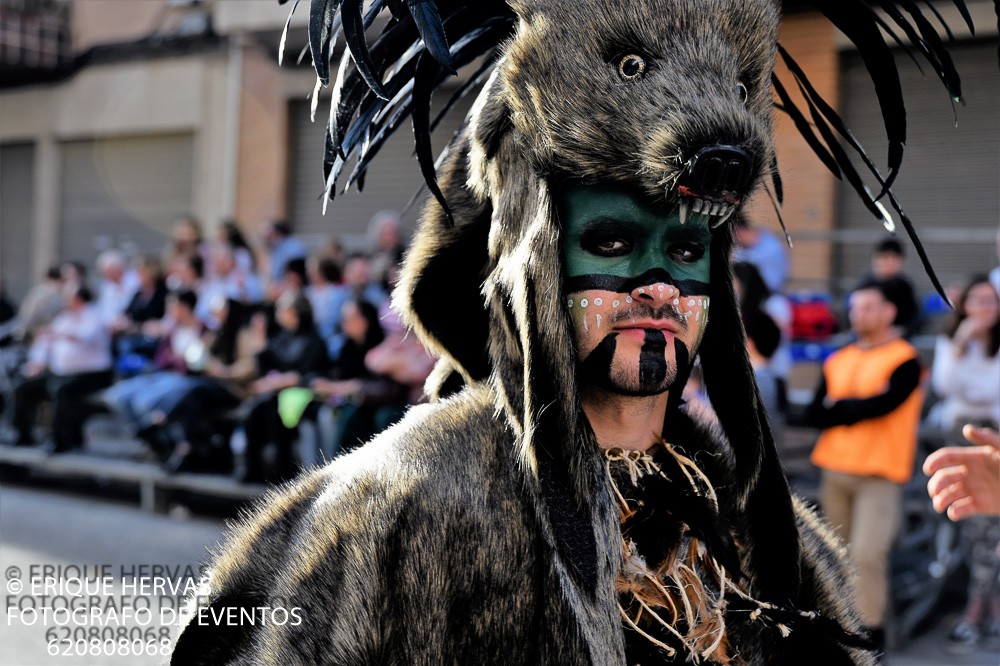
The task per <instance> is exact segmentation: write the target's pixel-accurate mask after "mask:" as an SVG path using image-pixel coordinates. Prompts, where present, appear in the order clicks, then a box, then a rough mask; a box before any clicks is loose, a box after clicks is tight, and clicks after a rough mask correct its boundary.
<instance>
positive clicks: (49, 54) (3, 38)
mask: <svg viewBox="0 0 1000 666" xmlns="http://www.w3.org/2000/svg"><path fill="white" fill-rule="evenodd" d="M69 11H70V10H69V3H68V2H66V1H65V0H3V2H2V3H0V67H6V68H17V69H27V70H33V69H55V68H56V67H59V66H60V65H62V64H64V63H65V62H66V61H67V60H69V58H70V57H71V53H70V34H69Z"/></svg>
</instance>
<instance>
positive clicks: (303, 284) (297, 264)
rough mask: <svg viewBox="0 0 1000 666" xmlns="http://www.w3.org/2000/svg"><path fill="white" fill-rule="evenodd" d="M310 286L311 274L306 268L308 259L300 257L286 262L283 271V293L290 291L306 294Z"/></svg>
mask: <svg viewBox="0 0 1000 666" xmlns="http://www.w3.org/2000/svg"><path fill="white" fill-rule="evenodd" d="M308 287H309V274H308V271H307V270H306V260H305V259H303V258H301V257H298V258H295V259H292V260H291V261H289V262H288V263H287V264H285V270H284V271H283V272H282V273H281V294H287V293H289V292H291V293H294V294H299V295H305V293H306V289H307V288H308Z"/></svg>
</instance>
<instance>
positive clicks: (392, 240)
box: [368, 210, 404, 291]
mask: <svg viewBox="0 0 1000 666" xmlns="http://www.w3.org/2000/svg"><path fill="white" fill-rule="evenodd" d="M368 242H369V243H370V244H371V245H370V246H371V247H372V248H373V249H374V252H373V253H372V258H371V274H372V282H374V283H375V284H377V285H379V286H381V287H382V288H383V289H385V290H386V291H388V290H389V288H390V287H389V285H390V284H391V279H390V275H389V270H390V269H391V268H393V267H394V266H396V265H398V264H399V262H401V261H402V260H403V248H404V246H403V234H402V219H401V218H400V215H399V213H398V212H396V211H394V210H380V211H379V212H377V213H375V215H373V216H372V219H371V220H370V221H369V222H368Z"/></svg>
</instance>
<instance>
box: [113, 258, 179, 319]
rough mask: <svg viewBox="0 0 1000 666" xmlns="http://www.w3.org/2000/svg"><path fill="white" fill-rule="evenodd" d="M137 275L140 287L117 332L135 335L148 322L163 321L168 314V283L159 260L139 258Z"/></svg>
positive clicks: (136, 267) (126, 309) (136, 266)
mask: <svg viewBox="0 0 1000 666" xmlns="http://www.w3.org/2000/svg"><path fill="white" fill-rule="evenodd" d="M135 273H136V277H137V279H138V287H137V289H136V292H135V295H134V296H133V297H132V300H131V301H130V302H129V304H128V306H126V308H125V312H124V314H123V316H122V317H121V318H120V319H119V320H118V321H117V322H116V325H115V326H114V330H115V331H120V332H125V333H135V332H137V331H138V330H139V328H141V326H142V325H143V324H145V323H146V322H147V321H154V320H156V319H162V318H163V315H164V314H165V313H166V307H167V283H166V280H165V279H164V277H163V269H162V267H161V266H160V262H159V260H157V259H156V258H154V257H149V256H147V257H139V258H138V259H137V260H136V262H135Z"/></svg>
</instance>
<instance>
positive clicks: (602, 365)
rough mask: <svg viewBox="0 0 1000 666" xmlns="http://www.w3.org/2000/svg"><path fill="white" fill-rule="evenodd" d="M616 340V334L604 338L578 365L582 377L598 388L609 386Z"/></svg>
mask: <svg viewBox="0 0 1000 666" xmlns="http://www.w3.org/2000/svg"><path fill="white" fill-rule="evenodd" d="M617 338H618V334H617V333H611V334H609V335H606V336H604V339H603V340H601V342H600V343H599V344H598V345H597V346H596V347H594V350H593V351H592V352H590V353H589V354H587V358H585V359H583V362H582V363H581V364H580V369H581V371H582V372H583V375H584V376H585V377H587V378H589V379H590V380H591V381H592V382H594V383H595V384H597V385H598V386H604V387H608V386H611V363H612V361H614V359H615V349H616V348H617V347H618V342H617Z"/></svg>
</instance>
